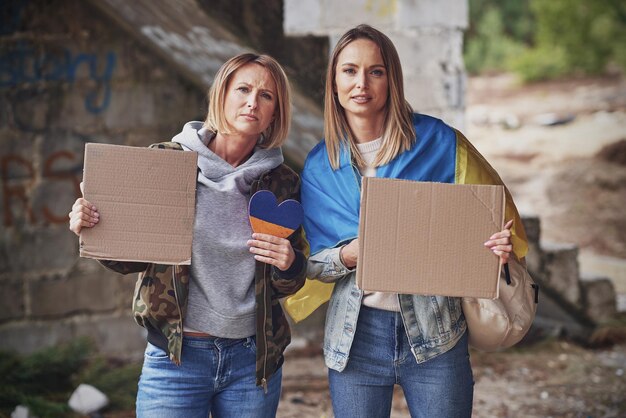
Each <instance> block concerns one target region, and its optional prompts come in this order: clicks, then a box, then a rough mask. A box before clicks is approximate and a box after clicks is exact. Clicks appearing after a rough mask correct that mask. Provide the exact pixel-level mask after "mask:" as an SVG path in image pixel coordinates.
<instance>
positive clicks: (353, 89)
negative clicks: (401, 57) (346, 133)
mask: <svg viewBox="0 0 626 418" xmlns="http://www.w3.org/2000/svg"><path fill="white" fill-rule="evenodd" d="M334 87H335V92H336V93H337V96H338V98H339V103H340V104H341V107H343V109H344V110H345V112H346V117H347V118H348V122H349V121H350V119H351V117H371V118H374V119H378V120H382V118H384V110H385V104H386V103H387V96H388V95H389V92H388V90H389V84H388V80H387V68H385V65H384V63H383V57H382V55H381V54H380V50H379V49H378V46H377V45H376V44H375V43H374V42H372V41H370V40H369V39H357V40H354V41H352V42H350V43H349V44H348V45H347V46H346V47H345V48H344V49H343V50H342V51H341V52H340V53H339V56H338V57H337V65H336V67H335V86H334Z"/></svg>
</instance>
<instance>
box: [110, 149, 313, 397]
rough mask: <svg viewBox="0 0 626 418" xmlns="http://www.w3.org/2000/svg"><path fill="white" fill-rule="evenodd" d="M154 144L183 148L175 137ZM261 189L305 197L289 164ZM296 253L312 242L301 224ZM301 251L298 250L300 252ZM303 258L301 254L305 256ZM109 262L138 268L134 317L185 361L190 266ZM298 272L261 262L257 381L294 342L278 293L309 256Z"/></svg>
mask: <svg viewBox="0 0 626 418" xmlns="http://www.w3.org/2000/svg"><path fill="white" fill-rule="evenodd" d="M151 147H156V148H162V149H175V150H181V149H182V148H181V146H180V145H179V144H178V143H175V142H164V143H160V144H154V145H152V146H151ZM258 190H270V191H272V192H273V193H274V194H275V195H276V197H277V199H278V201H279V202H282V201H283V200H286V199H296V200H299V198H300V179H299V177H298V175H297V174H296V173H295V172H294V171H293V170H291V169H290V168H289V167H287V166H286V165H284V164H281V165H280V166H278V167H276V168H274V169H272V170H270V171H268V172H266V173H264V174H262V175H261V176H260V177H259V178H258V179H256V180H255V181H254V182H253V183H252V187H251V190H250V195H252V194H253V193H255V192H256V191H258ZM289 240H290V241H291V245H292V246H293V248H294V251H296V253H298V252H299V253H302V255H303V256H304V257H306V256H307V255H308V252H309V246H308V243H307V241H306V239H305V238H304V232H303V230H302V227H300V228H298V230H297V231H295V232H294V233H293V234H292V235H291V236H290V237H289ZM297 256H298V255H297ZM300 257H302V256H300ZM100 263H101V264H103V265H104V266H105V267H107V268H109V269H111V270H113V271H115V272H118V273H122V274H129V273H139V278H138V279H137V283H136V285H135V293H134V296H133V314H134V317H135V321H136V322H137V323H138V324H139V325H141V326H143V327H145V328H146V329H147V330H148V341H150V342H151V343H152V344H154V345H157V346H159V347H161V348H162V349H164V350H166V351H167V352H168V353H169V357H170V359H171V360H172V361H173V362H174V363H176V364H180V361H181V351H182V340H183V320H184V318H185V312H186V308H187V296H188V292H189V278H190V266H188V265H162V264H149V263H137V262H121V261H110V260H101V261H100ZM302 264H303V267H302V269H301V271H300V272H297V273H296V274H295V276H294V277H292V278H289V279H285V278H281V277H280V276H279V275H278V274H277V273H276V271H275V269H274V268H273V267H272V266H271V265H269V264H265V263H261V262H259V261H257V262H256V269H255V293H256V344H257V359H256V384H257V385H258V386H263V387H264V388H265V387H266V384H267V379H268V378H269V377H270V376H271V375H272V374H273V373H274V372H275V371H276V370H278V369H279V368H280V366H281V365H282V364H283V360H284V358H283V352H284V350H285V348H286V347H287V345H288V344H289V343H290V341H291V332H290V329H289V324H288V322H287V318H286V316H285V313H284V312H283V309H282V306H281V305H280V303H279V298H282V297H284V296H288V295H291V294H293V293H295V292H296V291H298V289H300V288H301V287H302V285H303V284H304V280H305V276H306V264H307V263H306V259H305V260H304V263H302Z"/></svg>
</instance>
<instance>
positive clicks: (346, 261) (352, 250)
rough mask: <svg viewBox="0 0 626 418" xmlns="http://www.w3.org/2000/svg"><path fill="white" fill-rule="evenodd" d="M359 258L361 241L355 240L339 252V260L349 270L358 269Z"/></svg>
mask: <svg viewBox="0 0 626 418" xmlns="http://www.w3.org/2000/svg"><path fill="white" fill-rule="evenodd" d="M358 258H359V239H358V238H356V239H353V240H352V241H350V242H349V243H348V244H346V245H344V246H343V247H341V249H340V250H339V259H340V260H341V262H342V263H343V265H344V266H346V267H347V268H349V269H353V268H355V267H356V263H357V261H358Z"/></svg>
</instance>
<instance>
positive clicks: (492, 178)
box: [455, 131, 528, 260]
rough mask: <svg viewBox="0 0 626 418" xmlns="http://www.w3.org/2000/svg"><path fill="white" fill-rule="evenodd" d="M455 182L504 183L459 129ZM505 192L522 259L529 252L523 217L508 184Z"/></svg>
mask: <svg viewBox="0 0 626 418" xmlns="http://www.w3.org/2000/svg"><path fill="white" fill-rule="evenodd" d="M455 182H456V183H457V184H501V185H504V183H503V182H502V180H501V179H500V176H499V175H498V173H497V172H496V170H494V169H493V168H492V167H491V166H490V165H489V163H488V162H487V160H485V158H484V157H483V156H482V155H480V153H479V152H478V151H477V150H476V148H474V146H473V145H472V144H471V143H470V142H469V141H468V140H467V138H465V136H463V134H462V133H460V132H459V131H456V178H455ZM504 192H505V195H506V206H505V210H504V221H505V222H508V221H509V220H511V219H513V220H514V221H513V226H512V228H511V235H512V236H511V243H512V244H513V253H514V254H515V256H516V257H517V259H518V260H521V259H522V258H523V257H525V256H526V253H527V252H528V239H527V238H526V232H525V231H524V225H522V219H521V218H520V216H519V214H518V213H517V208H516V207H515V203H513V198H512V197H511V193H510V192H509V190H508V189H507V188H506V186H504Z"/></svg>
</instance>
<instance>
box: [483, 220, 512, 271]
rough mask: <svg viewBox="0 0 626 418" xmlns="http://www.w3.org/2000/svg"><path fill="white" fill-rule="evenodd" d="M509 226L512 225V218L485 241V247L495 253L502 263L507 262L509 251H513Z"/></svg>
mask: <svg viewBox="0 0 626 418" xmlns="http://www.w3.org/2000/svg"><path fill="white" fill-rule="evenodd" d="M511 226H513V220H510V221H508V222H507V223H506V225H504V229H503V230H502V231H500V232H496V233H495V234H493V235H492V236H490V237H489V241H487V242H485V247H488V248H489V249H490V250H491V251H493V253H494V254H495V255H497V256H498V257H500V260H502V264H506V263H508V262H509V256H510V255H511V251H513V245H512V244H511Z"/></svg>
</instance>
